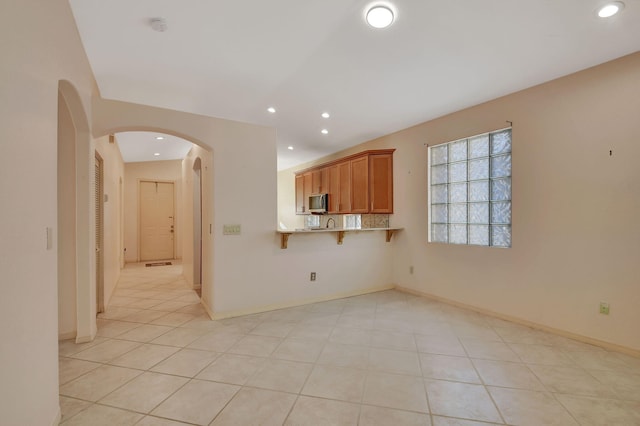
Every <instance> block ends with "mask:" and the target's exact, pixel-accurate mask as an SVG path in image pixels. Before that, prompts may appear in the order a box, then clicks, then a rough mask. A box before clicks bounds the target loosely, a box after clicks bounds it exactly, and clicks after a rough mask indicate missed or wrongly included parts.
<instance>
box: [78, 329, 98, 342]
mask: <svg viewBox="0 0 640 426" xmlns="http://www.w3.org/2000/svg"><path fill="white" fill-rule="evenodd" d="M96 334H97V330H96V332H95V333H93V334H90V335H88V336H76V343H88V342H93V339H95V338H96Z"/></svg>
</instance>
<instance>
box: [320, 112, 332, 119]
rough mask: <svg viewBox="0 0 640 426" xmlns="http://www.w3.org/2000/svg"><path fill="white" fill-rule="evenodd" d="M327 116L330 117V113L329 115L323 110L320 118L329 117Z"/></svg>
mask: <svg viewBox="0 0 640 426" xmlns="http://www.w3.org/2000/svg"><path fill="white" fill-rule="evenodd" d="M329 117H331V115H329V113H328V112H323V113H322V118H329Z"/></svg>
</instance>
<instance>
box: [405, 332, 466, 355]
mask: <svg viewBox="0 0 640 426" xmlns="http://www.w3.org/2000/svg"><path fill="white" fill-rule="evenodd" d="M415 339H416V345H417V346H418V351H420V352H424V353H430V354H436V355H451V356H467V353H466V352H465V350H464V348H463V347H462V344H461V343H460V340H458V338H457V337H455V336H453V337H451V336H415Z"/></svg>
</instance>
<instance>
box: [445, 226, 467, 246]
mask: <svg viewBox="0 0 640 426" xmlns="http://www.w3.org/2000/svg"><path fill="white" fill-rule="evenodd" d="M449 242H450V243H452V244H467V225H449Z"/></svg>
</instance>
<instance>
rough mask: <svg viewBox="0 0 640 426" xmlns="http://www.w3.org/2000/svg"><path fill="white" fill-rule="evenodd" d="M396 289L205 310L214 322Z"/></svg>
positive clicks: (360, 291)
mask: <svg viewBox="0 0 640 426" xmlns="http://www.w3.org/2000/svg"><path fill="white" fill-rule="evenodd" d="M394 288H395V286H394V285H393V284H390V285H386V286H382V287H371V288H367V289H363V290H354V291H349V292H345V293H337V294H332V295H329V296H321V297H314V298H310V299H302V300H297V301H292V302H285V303H275V304H272V305H265V306H257V307H254V308H248V309H239V310H236V311H227V312H215V313H214V312H210V311H209V309H207V307H206V306H205V309H206V310H207V313H208V314H209V316H210V317H211V319H213V320H221V319H225V318H234V317H239V316H243V315H252V314H260V313H262V312H269V311H275V310H278V309H286V308H294V307H296V306H304V305H309V304H312V303H320V302H328V301H331V300H336V299H344V298H346V297H353V296H362V295H363V294H369V293H377V292H380V291H386V290H393V289H394ZM203 305H204V304H203Z"/></svg>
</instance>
